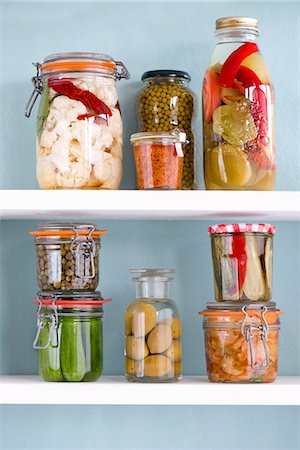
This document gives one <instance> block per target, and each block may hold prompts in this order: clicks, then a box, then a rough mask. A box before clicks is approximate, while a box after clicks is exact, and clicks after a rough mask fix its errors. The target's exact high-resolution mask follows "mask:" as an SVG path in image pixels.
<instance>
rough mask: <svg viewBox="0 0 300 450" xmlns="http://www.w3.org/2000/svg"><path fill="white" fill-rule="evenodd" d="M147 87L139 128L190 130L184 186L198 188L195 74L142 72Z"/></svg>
mask: <svg viewBox="0 0 300 450" xmlns="http://www.w3.org/2000/svg"><path fill="white" fill-rule="evenodd" d="M142 81H143V82H144V84H145V86H144V88H143V90H142V91H141V92H140V93H139V94H138V96H137V99H136V111H137V118H138V123H139V131H148V132H149V131H154V132H155V131H172V130H173V129H174V128H180V129H182V130H183V131H184V132H185V133H186V137H187V141H188V142H189V143H188V144H187V145H186V147H185V153H184V163H183V174H182V183H181V189H195V188H197V187H198V170H197V151H196V149H195V140H194V135H193V126H194V121H195V111H197V105H196V104H197V98H196V95H195V94H194V93H193V91H192V90H191V89H190V87H189V83H190V81H191V77H190V75H189V74H188V73H187V72H183V71H180V70H151V71H149V72H145V73H144V74H143V75H142Z"/></svg>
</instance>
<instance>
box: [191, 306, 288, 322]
mask: <svg viewBox="0 0 300 450" xmlns="http://www.w3.org/2000/svg"><path fill="white" fill-rule="evenodd" d="M198 314H200V315H201V316H205V317H220V318H221V317H232V318H235V319H237V318H240V319H243V318H245V314H244V313H243V312H242V311H200V312H199V313H198ZM247 314H248V316H249V317H258V318H260V317H261V312H260V311H255V310H253V309H252V310H250V309H249V310H247ZM280 314H283V311H280V310H276V311H267V312H266V313H265V318H266V321H267V323H268V324H272V323H274V322H276V320H277V316H279V315H280Z"/></svg>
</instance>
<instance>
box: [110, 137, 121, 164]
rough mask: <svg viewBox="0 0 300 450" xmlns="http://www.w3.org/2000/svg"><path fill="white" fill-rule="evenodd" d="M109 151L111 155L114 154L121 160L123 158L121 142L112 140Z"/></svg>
mask: <svg viewBox="0 0 300 450" xmlns="http://www.w3.org/2000/svg"><path fill="white" fill-rule="evenodd" d="M110 152H111V154H112V155H114V156H116V157H117V158H119V159H120V160H121V161H122V159H123V150H122V143H120V142H118V141H114V142H113V145H112V147H111V151H110Z"/></svg>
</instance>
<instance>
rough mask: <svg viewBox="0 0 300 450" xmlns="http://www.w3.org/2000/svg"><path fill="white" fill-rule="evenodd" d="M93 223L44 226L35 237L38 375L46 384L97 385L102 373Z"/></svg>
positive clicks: (96, 237) (100, 309)
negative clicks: (96, 382)
mask: <svg viewBox="0 0 300 450" xmlns="http://www.w3.org/2000/svg"><path fill="white" fill-rule="evenodd" d="M106 232H107V231H106V230H97V229H96V225H95V224H91V223H45V224H41V225H39V226H38V230H37V231H33V232H31V233H30V234H32V235H33V236H35V247H36V255H37V278H38V284H39V288H40V292H38V294H37V297H36V299H35V301H34V302H35V303H36V304H37V305H38V310H37V333H36V337H35V339H34V343H33V348H35V349H38V351H39V373H40V375H41V376H42V377H43V378H44V380H46V381H96V380H97V379H98V378H99V377H100V376H101V373H102V365H103V343H102V340H103V336H102V318H103V303H105V302H107V301H109V300H103V298H102V295H101V292H99V291H98V292H97V291H96V288H97V286H98V282H99V252H100V236H101V235H102V234H104V233H106Z"/></svg>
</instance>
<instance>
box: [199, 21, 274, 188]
mask: <svg viewBox="0 0 300 450" xmlns="http://www.w3.org/2000/svg"><path fill="white" fill-rule="evenodd" d="M258 34H259V30H258V26H257V20H256V19H253V18H249V17H225V18H222V19H218V20H217V21H216V38H217V45H216V48H215V51H214V53H213V55H212V58H211V61H210V63H209V66H208V68H207V71H206V73H205V77H204V81H203V152H204V153H203V158H204V178H205V186H206V189H228V190H272V189H274V185H275V174H276V161H275V159H276V157H275V124H274V92H273V85H272V82H271V77H270V74H269V71H268V67H267V65H266V63H265V61H264V59H263V57H262V54H261V53H260V49H259V47H258V44H257V38H258Z"/></svg>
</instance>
